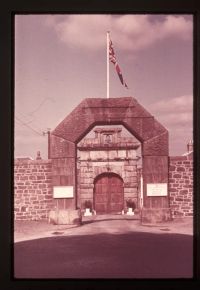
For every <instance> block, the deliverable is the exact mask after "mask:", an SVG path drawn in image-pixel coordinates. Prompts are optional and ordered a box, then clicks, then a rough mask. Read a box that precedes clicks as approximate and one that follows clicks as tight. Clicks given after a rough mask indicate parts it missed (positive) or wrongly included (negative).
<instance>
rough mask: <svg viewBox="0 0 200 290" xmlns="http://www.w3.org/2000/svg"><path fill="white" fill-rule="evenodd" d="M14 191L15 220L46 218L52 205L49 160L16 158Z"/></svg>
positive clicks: (50, 166)
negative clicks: (19, 159) (18, 159)
mask: <svg viewBox="0 0 200 290" xmlns="http://www.w3.org/2000/svg"><path fill="white" fill-rule="evenodd" d="M14 193H15V194H14V218H15V220H42V219H47V218H48V213H49V211H50V209H52V207H53V195H52V164H51V160H23V161H17V160H16V161H15V164H14Z"/></svg>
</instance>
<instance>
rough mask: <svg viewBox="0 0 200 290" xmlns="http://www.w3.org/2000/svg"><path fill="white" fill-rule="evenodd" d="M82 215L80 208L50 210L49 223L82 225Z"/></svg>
mask: <svg viewBox="0 0 200 290" xmlns="http://www.w3.org/2000/svg"><path fill="white" fill-rule="evenodd" d="M81 222H82V216H81V211H80V209H78V210H70V209H68V210H51V211H50V212H49V223H52V224H56V225H81Z"/></svg>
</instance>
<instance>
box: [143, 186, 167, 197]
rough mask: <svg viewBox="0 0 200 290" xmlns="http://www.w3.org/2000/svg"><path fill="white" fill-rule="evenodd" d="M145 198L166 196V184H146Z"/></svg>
mask: <svg viewBox="0 0 200 290" xmlns="http://www.w3.org/2000/svg"><path fill="white" fill-rule="evenodd" d="M147 196H167V183H147Z"/></svg>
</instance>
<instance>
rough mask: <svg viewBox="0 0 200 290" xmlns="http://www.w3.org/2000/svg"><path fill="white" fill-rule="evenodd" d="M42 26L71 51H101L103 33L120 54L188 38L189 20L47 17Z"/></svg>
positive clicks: (104, 40) (143, 17) (78, 16)
mask: <svg viewBox="0 0 200 290" xmlns="http://www.w3.org/2000/svg"><path fill="white" fill-rule="evenodd" d="M45 17H46V18H45V24H46V25H47V26H48V27H50V28H51V29H54V31H55V32H56V34H57V37H58V39H59V40H60V41H62V42H63V43H65V44H66V45H69V46H71V47H74V48H85V49H91V50H96V49H101V48H103V47H105V43H106V31H108V30H110V31H111V36H112V40H113V42H114V44H116V45H117V47H118V48H119V49H121V50H125V51H138V50H141V49H145V48H147V47H149V46H150V45H153V44H154V43H156V42H157V41H161V40H164V39H167V38H170V37H175V38H178V39H182V40H188V39H190V38H191V37H192V20H191V19H188V18H185V17H184V16H176V15H167V16H162V17H161V16H159V17H158V16H156V15H154V16H153V15H126V14H125V15H100V14H97V15H94V14H91V15H87V14H83V15H48V16H45Z"/></svg>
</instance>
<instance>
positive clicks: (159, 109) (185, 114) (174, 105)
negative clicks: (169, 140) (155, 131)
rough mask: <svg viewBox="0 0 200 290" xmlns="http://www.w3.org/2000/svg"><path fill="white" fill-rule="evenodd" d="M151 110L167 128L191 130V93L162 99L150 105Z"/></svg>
mask: <svg viewBox="0 0 200 290" xmlns="http://www.w3.org/2000/svg"><path fill="white" fill-rule="evenodd" d="M150 107H151V108H150V110H151V112H152V113H153V114H154V115H155V117H156V118H158V119H159V121H160V122H161V123H162V124H163V125H165V126H166V127H167V128H168V129H170V128H172V129H173V130H176V131H177V130H178V131H183V130H185V128H186V127H187V128H189V129H191V130H192V121H193V112H192V110H193V97H192V96H191V95H185V96H179V97H176V98H173V99H169V100H162V101H159V102H156V103H154V104H151V105H150Z"/></svg>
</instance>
